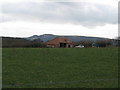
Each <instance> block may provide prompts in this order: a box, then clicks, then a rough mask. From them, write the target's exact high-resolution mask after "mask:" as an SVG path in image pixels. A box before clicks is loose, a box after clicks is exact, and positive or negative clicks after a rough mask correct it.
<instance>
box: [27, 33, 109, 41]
mask: <svg viewBox="0 0 120 90" xmlns="http://www.w3.org/2000/svg"><path fill="white" fill-rule="evenodd" d="M58 36H60V35H53V34H43V35H33V36H31V37H27V38H26V39H27V40H35V39H38V40H41V41H43V42H47V41H49V40H51V39H53V38H55V37H58ZM61 37H65V38H68V39H70V40H71V41H73V42H78V41H81V40H91V41H96V40H106V39H108V38H101V37H87V36H61Z"/></svg>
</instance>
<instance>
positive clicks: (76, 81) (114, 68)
mask: <svg viewBox="0 0 120 90" xmlns="http://www.w3.org/2000/svg"><path fill="white" fill-rule="evenodd" d="M2 68H3V73H2V75H3V88H117V87H118V49H117V48H3V50H2Z"/></svg>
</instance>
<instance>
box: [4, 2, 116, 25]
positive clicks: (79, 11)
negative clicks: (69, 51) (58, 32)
mask: <svg viewBox="0 0 120 90" xmlns="http://www.w3.org/2000/svg"><path fill="white" fill-rule="evenodd" d="M2 13H3V14H6V15H8V16H11V17H10V18H13V19H17V20H29V21H32V22H33V21H43V22H51V23H72V24H80V25H83V26H88V27H90V26H91V27H92V26H98V25H104V24H116V23H117V10H116V9H115V8H112V7H108V6H105V5H98V4H91V3H83V2H79V3H75V2H61V3H60V2H59V3H58V2H57V3H56V2H52V3H50V2H46V3H33V2H27V3H16V4H9V3H7V4H3V5H2Z"/></svg>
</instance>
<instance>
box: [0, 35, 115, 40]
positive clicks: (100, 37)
mask: <svg viewBox="0 0 120 90" xmlns="http://www.w3.org/2000/svg"><path fill="white" fill-rule="evenodd" d="M42 35H53V36H54V35H55V36H71V37H72V36H73V37H93V38H106V37H94V36H81V35H56V34H41V35H37V34H36V35H31V36H26V37H17V36H0V37H11V38H29V37H32V36H42ZM116 38H117V37H114V38H106V39H116Z"/></svg>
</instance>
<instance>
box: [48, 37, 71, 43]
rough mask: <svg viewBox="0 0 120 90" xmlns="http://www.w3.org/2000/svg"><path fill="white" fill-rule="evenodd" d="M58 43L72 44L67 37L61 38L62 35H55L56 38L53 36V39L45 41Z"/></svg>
mask: <svg viewBox="0 0 120 90" xmlns="http://www.w3.org/2000/svg"><path fill="white" fill-rule="evenodd" d="M59 43H68V44H72V41H70V40H69V39H67V38H63V37H56V38H54V39H52V40H50V41H48V42H47V44H59Z"/></svg>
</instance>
